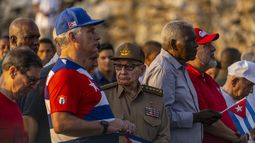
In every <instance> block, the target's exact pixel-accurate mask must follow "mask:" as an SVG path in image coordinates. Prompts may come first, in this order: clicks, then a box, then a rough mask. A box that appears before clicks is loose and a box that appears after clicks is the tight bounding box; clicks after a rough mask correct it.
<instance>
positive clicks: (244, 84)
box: [221, 61, 255, 143]
mask: <svg viewBox="0 0 255 143" xmlns="http://www.w3.org/2000/svg"><path fill="white" fill-rule="evenodd" d="M254 71H255V63H253V62H250V61H238V62H235V63H233V64H232V65H230V66H229V67H228V76H227V80H226V82H225V84H224V85H223V86H222V88H221V92H222V94H223V97H224V99H225V101H226V103H227V106H228V107H230V106H232V105H233V104H234V103H236V102H237V101H239V100H241V99H242V98H244V97H247V96H248V95H249V94H250V93H252V92H253V86H254V84H255V72H254ZM247 98H252V99H251V100H253V101H254V100H255V97H254V96H250V95H249V96H248V97H247ZM252 133H253V134H254V130H253V131H252ZM249 142H251V143H254V140H253V136H252V135H251V137H250V138H249Z"/></svg>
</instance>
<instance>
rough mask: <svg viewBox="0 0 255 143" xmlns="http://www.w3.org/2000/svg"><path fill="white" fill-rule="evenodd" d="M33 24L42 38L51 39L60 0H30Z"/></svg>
mask: <svg viewBox="0 0 255 143" xmlns="http://www.w3.org/2000/svg"><path fill="white" fill-rule="evenodd" d="M32 4H33V10H34V12H35V22H36V24H37V25H38V28H39V31H40V33H41V36H42V37H46V38H50V39H52V31H53V28H54V24H55V20H56V16H57V14H58V13H59V12H60V8H61V4H62V0H32Z"/></svg>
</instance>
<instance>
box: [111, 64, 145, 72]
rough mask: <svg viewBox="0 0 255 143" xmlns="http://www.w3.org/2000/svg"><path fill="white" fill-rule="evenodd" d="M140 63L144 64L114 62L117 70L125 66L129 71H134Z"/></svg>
mask: <svg viewBox="0 0 255 143" xmlns="http://www.w3.org/2000/svg"><path fill="white" fill-rule="evenodd" d="M140 65H142V64H117V63H114V67H115V69H116V70H117V71H120V70H122V68H123V67H124V69H125V70H127V71H133V70H134V69H135V67H137V66H140Z"/></svg>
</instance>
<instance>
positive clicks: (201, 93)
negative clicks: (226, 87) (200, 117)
mask: <svg viewBox="0 0 255 143" xmlns="http://www.w3.org/2000/svg"><path fill="white" fill-rule="evenodd" d="M194 31H195V33H196V42H197V43H198V45H199V46H198V47H197V54H196V58H195V59H194V60H191V61H189V62H188V65H187V71H188V73H189V76H190V79H191V81H192V83H193V85H194V87H195V89H196V92H197V96H198V105H199V109H200V110H204V109H213V110H215V111H218V112H221V111H223V110H225V109H226V108H227V105H226V102H225V100H224V98H223V96H222V94H221V91H220V87H219V85H218V84H217V83H216V82H215V81H214V80H213V79H212V78H211V77H210V76H209V75H208V74H206V70H208V69H209V68H212V67H215V66H216V65H217V61H216V59H215V57H214V54H215V51H216V50H215V47H214V46H213V44H212V42H213V41H215V40H217V39H218V38H219V34H218V33H214V34H208V33H206V32H205V31H204V30H202V29H201V28H194ZM204 128H205V131H204V140H203V142H204V143H216V142H217V143H230V142H240V141H241V139H242V138H239V137H238V136H237V135H236V133H235V131H236V129H235V126H234V124H233V121H232V119H231V117H230V116H229V114H228V113H225V114H223V117H222V118H221V120H218V121H217V122H215V123H214V124H212V125H210V126H206V125H205V126H204Z"/></svg>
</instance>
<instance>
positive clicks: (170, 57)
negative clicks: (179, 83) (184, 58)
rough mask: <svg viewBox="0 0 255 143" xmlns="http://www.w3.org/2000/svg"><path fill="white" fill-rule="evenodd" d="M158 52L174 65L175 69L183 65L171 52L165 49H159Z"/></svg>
mask: <svg viewBox="0 0 255 143" xmlns="http://www.w3.org/2000/svg"><path fill="white" fill-rule="evenodd" d="M160 54H161V55H162V56H163V57H165V58H166V60H167V61H168V62H169V63H170V64H171V65H173V66H174V68H176V69H180V68H181V67H183V65H181V63H180V62H178V61H177V60H176V59H175V58H174V57H173V56H172V55H171V54H169V53H168V52H167V51H166V50H164V49H161V51H160Z"/></svg>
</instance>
